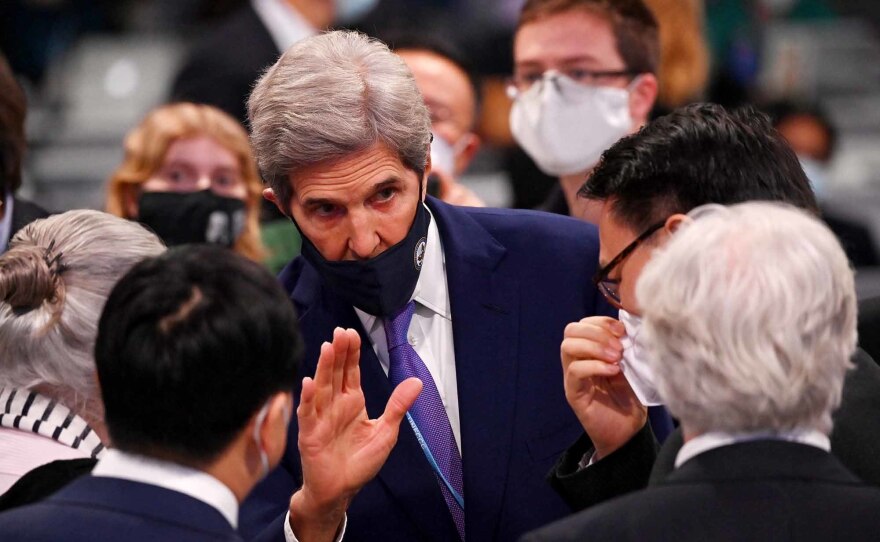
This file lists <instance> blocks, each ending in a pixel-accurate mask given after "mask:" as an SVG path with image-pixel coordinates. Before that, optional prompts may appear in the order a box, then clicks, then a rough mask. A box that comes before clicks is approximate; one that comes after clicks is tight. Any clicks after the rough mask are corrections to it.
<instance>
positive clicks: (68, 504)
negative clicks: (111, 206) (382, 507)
mask: <svg viewBox="0 0 880 542" xmlns="http://www.w3.org/2000/svg"><path fill="white" fill-rule="evenodd" d="M348 333H349V332H346V331H344V330H336V332H335V334H334V338H333V342H332V343H327V344H325V345H324V346H323V347H322V357H321V360H320V361H319V369H318V373H317V374H316V376H315V379H314V380H310V381H309V382H307V383H304V384H303V386H304V388H308V390H305V391H304V392H303V399H302V403H303V404H304V405H305V406H304V407H302V408H300V409H299V410H298V411H297V416H298V417H299V423H300V427H301V428H303V430H302V431H301V436H302V437H303V438H305V439H308V438H309V437H310V435H313V434H314V432H313V431H311V430H312V429H315V428H317V429H316V430H317V432H318V433H320V432H321V424H320V422H321V420H322V418H321V415H330V416H339V415H340V414H339V413H340V410H338V408H337V407H339V406H340V405H341V404H343V403H345V402H346V400H347V399H352V398H353V399H354V401H355V402H357V399H358V392H359V386H355V385H352V384H354V383H355V382H354V381H353V380H352V378H353V376H354V375H352V373H351V372H350V371H347V369H349V368H351V367H356V366H357V359H358V356H357V352H358V349H359V342H356V341H355V342H351V341H349V335H348ZM351 333H352V334H353V332H351ZM355 339H356V336H355ZM301 346H302V343H301V338H300V335H299V331H298V324H297V319H296V316H295V313H294V309H293V307H292V305H291V304H290V302H289V301H288V300H287V298H286V296H285V295H284V292H283V290H282V289H281V287H280V285H279V284H278V283H277V281H276V280H275V278H274V277H272V275H270V274H269V273H268V272H267V271H265V270H264V269H263V268H261V267H260V266H259V265H258V264H256V263H254V262H251V261H248V260H246V259H245V258H243V257H242V256H239V255H237V254H235V253H233V252H231V251H228V250H224V249H222V248H219V247H214V246H207V245H206V246H186V247H185V248H175V249H172V250H170V251H168V252H167V253H165V254H164V255H161V256H158V257H155V258H150V259H147V260H145V261H143V262H141V263H139V264H137V265H136V266H135V267H134V268H132V270H131V271H130V272H129V273H128V274H126V275H125V276H124V277H123V278H122V279H121V281H120V282H119V283H118V284H117V285H116V287H115V288H114V289H113V292H112V293H111V294H110V297H109V298H108V300H107V303H106V305H105V308H104V312H103V314H102V315H101V320H100V323H99V327H98V336H97V339H96V342H95V360H96V365H97V372H98V379H99V382H100V387H101V393H102V396H103V400H104V408H105V416H106V423H107V428H108V431H109V433H110V438H111V441H112V448H111V449H110V450H108V451H107V452H106V454H105V455H104V457H102V458H101V460H100V461H99V462H98V464H97V465H96V466H95V468H94V470H93V471H92V474H91V475H89V476H84V477H82V478H80V479H78V480H76V481H74V482H73V483H71V484H70V485H68V486H67V487H65V488H63V489H62V490H60V491H59V492H58V493H56V494H54V495H53V496H51V497H49V498H48V499H47V500H45V501H42V502H40V503H37V504H34V505H30V506H25V507H21V508H18V509H15V510H12V511H10V512H7V513H5V514H2V515H0V533H3V534H2V538H3V539H4V540H32V541H42V540H59V539H64V540H71V541H78V540H129V541H138V540H176V541H185V540H240V537H239V535H238V534H237V532H236V528H237V523H238V509H239V504H240V503H241V502H242V501H243V500H244V498H245V497H246V496H247V494H248V493H249V492H250V490H251V489H252V488H253V487H254V485H256V484H257V482H259V481H260V480H261V479H262V478H263V477H265V476H266V474H268V472H269V471H270V470H271V469H272V468H274V467H275V466H276V465H277V464H278V462H279V461H280V459H281V457H282V455H283V453H284V450H285V447H286V444H287V426H288V423H289V421H290V417H291V415H292V409H293V398H292V396H291V391H290V390H291V389H293V388H294V384H295V383H296V379H297V364H298V362H299V359H300V352H301ZM349 347H351V348H349ZM325 369H329V370H325ZM336 384H338V386H336V387H334V385H336ZM342 385H348V387H349V390H348V391H344V390H342V389H341V386H342ZM316 389H317V390H318V391H317V392H315V390H316ZM411 389H412V391H413V392H414V393H415V394H417V393H418V390H419V389H420V387H419V386H414V388H411ZM316 396H317V397H316ZM325 396H326V397H325ZM360 397H361V399H360V401H361V403H362V401H363V399H362V395H361V396H360ZM331 399H332V401H333V404H332V405H331V404H329V402H328V401H330V400H331ZM395 400H397V398H395ZM413 400H415V397H414V396H412V397H411V398H410V399H406V398H404V399H403V400H402V401H401V402H400V407H401V409H402V410H401V411H400V412H397V414H396V417H395V416H391V417H390V419H391V422H390V423H389V425H388V426H387V427H384V426H383V427H382V428H381V429H382V432H383V433H384V434H390V436H391V438H392V443H391V444H390V445H389V444H388V443H387V441H382V442H381V448H383V449H384V448H389V449H390V447H391V446H393V440H394V439H396V426H397V424H399V421H400V419H402V417H403V413H404V412H405V411H406V409H407V408H409V406H410V404H411V403H412V401H413ZM309 405H311V406H309ZM316 405H317V407H316ZM304 409H305V411H304ZM334 409H335V410H334ZM386 419H388V418H386ZM382 422H383V420H381V419H380V420H377V421H376V423H378V424H379V425H381V424H382ZM356 425H359V426H360V428H361V430H362V431H363V429H364V428H367V429H369V428H370V427H371V426H372V422H371V421H369V420H359V423H358V424H356ZM389 430H390V431H389ZM303 431H304V433H303ZM362 435H363V436H365V437H369V436H370V433H369V431H367V432H366V433H362ZM334 436H335V438H338V439H340V440H344V439H345V437H346V435H345V434H339V433H338V434H336V435H334ZM361 440H365V441H369V440H370V439H369V438H362V439H361ZM366 452H367V453H369V455H370V456H371V457H375V458H377V459H376V460H377V461H379V462H381V461H384V457H385V455H387V451H385V455H383V454H382V453H379V452H376V451H372V450H366ZM306 457H308V456H306ZM331 459H333V458H331ZM346 459H347V458H346ZM363 463H364V462H363V461H361V462H360V463H359V464H360V465H362V464H363ZM336 464H337V465H339V468H342V469H345V468H347V467H346V465H345V460H337V461H336ZM311 467H312V466H311V465H310V464H308V463H304V465H303V471H304V474H305V479H304V485H303V488H301V489H300V490H299V491H298V492H297V495H295V496H294V497H293V498H292V499H291V501H292V502H299V501H302V500H303V499H304V498H306V499H308V498H315V496H316V495H319V496H323V495H326V494H328V487H327V485H326V484H325V485H321V484H317V485H316V484H311V483H310V480H311V478H310V476H309V475H310V473H311V472H314V470H315V469H314V468H311ZM376 469H378V467H377V468H376ZM372 474H375V472H373V473H372ZM366 476H368V477H371V475H370V474H369V473H368V474H367V475H366ZM310 485H311V487H308V486H310ZM345 489H349V488H345ZM352 490H353V491H356V490H357V487H355V488H353V489H352ZM329 491H334V488H329ZM309 492H310V493H309ZM304 494H307V495H306V496H305V497H303V495H304ZM334 495H335V494H334ZM292 506H293V505H292ZM341 513H344V510H343V511H342V512H341ZM296 519H297V522H296V523H297V525H298V528H299V530H298V531H297V532H296V533H295V534H294V532H293V530H291V529H285V537H286V538H287V539H288V540H297V537H299V539H300V540H303V542H306V541H309V542H311V541H313V540H332V539H333V537H334V536H335V535H336V534H339V535H340V536H341V533H342V532H344V524H343V525H342V526H341V527H340V526H339V522H338V521H336V520H334V521H333V522H332V524H329V525H323V524H319V522H320V519H321V518H312V517H298V518H296ZM280 529H281V527H280V526H279V534H280ZM287 531H290V532H289V533H288V532H287ZM338 531H339V533H337V532H338Z"/></svg>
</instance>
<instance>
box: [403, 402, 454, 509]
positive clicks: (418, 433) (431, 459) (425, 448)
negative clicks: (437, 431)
mask: <svg viewBox="0 0 880 542" xmlns="http://www.w3.org/2000/svg"><path fill="white" fill-rule="evenodd" d="M406 419H407V420H409V424H410V425H411V426H412V428H413V431H414V432H415V434H416V440H418V441H419V445H420V446H421V447H422V451H423V452H425V457H427V458H428V462H429V463H430V464H431V468H433V469H434V472H436V473H437V476H439V477H440V479H441V480H442V481H443V484H445V485H446V489H448V490H449V493H451V494H452V497H453V498H454V499H455V502H457V503H458V506H460V507H461V509H462V510H464V498H463V497H462V496H461V495H460V494H459V493H458V491H456V490H455V488H454V487H452V484H450V483H449V480H447V479H446V476H445V475H444V474H443V471H441V470H440V466H439V465H438V464H437V461H436V460H435V459H434V454H432V453H431V449H430V448H428V443H427V442H425V437H423V436H422V432H421V431H419V428H418V427H417V426H416V422H415V420H413V419H412V416H410V415H409V412H407V413H406Z"/></svg>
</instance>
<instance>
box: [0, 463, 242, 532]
mask: <svg viewBox="0 0 880 542" xmlns="http://www.w3.org/2000/svg"><path fill="white" fill-rule="evenodd" d="M0 539H2V540H27V541H29V542H55V541H57V540H65V541H67V542H80V541H82V542H92V541H96V540H97V541H100V540H125V542H140V541H144V542H148V541H149V542H152V541H155V540H174V541H178V542H189V541H192V542H195V541H205V540H225V541H230V542H232V541H241V537H239V535H238V534H237V533H236V532H235V530H234V529H233V528H232V526H231V525H230V524H229V522H227V521H226V518H224V517H223V515H222V514H221V513H220V512H219V511H217V510H216V509H215V508H213V507H212V506H210V505H208V504H205V503H203V502H202V501H199V500H196V499H193V498H192V497H189V496H187V495H184V494H183V493H178V492H176V491H171V490H168V489H164V488H161V487H156V486H152V485H148V484H142V483H139V482H131V481H129V480H121V479H118V478H106V477H98V476H84V477H82V478H80V479H78V480H76V481H74V482H72V483H71V484H70V485H68V486H66V487H65V488H63V489H62V490H60V491H59V492H58V493H55V494H54V495H52V496H51V497H49V498H48V499H46V500H43V501H40V502H39V503H36V504H32V505H29V506H23V507H21V508H16V509H14V510H10V511H9V512H5V513H3V514H0Z"/></svg>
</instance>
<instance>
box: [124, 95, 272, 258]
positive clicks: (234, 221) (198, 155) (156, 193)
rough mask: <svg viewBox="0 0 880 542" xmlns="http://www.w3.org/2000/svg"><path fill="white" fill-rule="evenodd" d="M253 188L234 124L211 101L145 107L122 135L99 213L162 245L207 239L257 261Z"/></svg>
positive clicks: (257, 187) (257, 188) (254, 177)
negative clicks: (134, 224) (137, 226)
mask: <svg viewBox="0 0 880 542" xmlns="http://www.w3.org/2000/svg"><path fill="white" fill-rule="evenodd" d="M261 190H262V185H261V182H260V178H259V175H258V173H257V168H256V165H255V163H254V159H253V156H252V155H251V151H250V146H249V145H248V139H247V133H246V132H245V131H244V129H243V128H242V127H241V125H239V124H238V122H236V121H235V119H233V118H232V117H230V116H229V115H227V114H226V113H223V112H222V111H220V110H219V109H216V108H214V107H211V106H207V105H200V104H192V103H178V104H171V105H166V106H162V107H159V108H157V109H155V110H153V111H152V112H150V113H149V114H148V115H147V116H146V118H144V120H143V121H141V123H140V124H139V125H138V126H137V127H136V128H135V129H134V130H132V131H131V132H130V133H129V134H128V136H127V137H126V139H125V158H124V160H123V162H122V164H121V165H120V166H119V168H117V170H116V171H115V172H114V173H113V175H112V177H111V178H110V184H109V187H108V194H107V211H108V212H110V213H112V214H115V215H117V216H121V217H124V218H129V219H132V220H137V221H139V222H141V223H143V224H144V225H146V226H148V227H149V228H151V229H152V230H153V231H154V232H156V234H157V235H158V236H159V237H161V238H162V240H163V241H164V242H165V243H166V244H167V245H169V246H172V245H179V244H184V243H214V244H220V245H224V246H227V247H231V248H233V249H234V250H235V251H237V252H239V253H240V254H242V255H244V256H246V257H248V258H250V259H252V260H257V261H261V260H263V258H264V257H265V250H264V248H263V245H262V243H261V241H260V230H259V210H260V207H259V204H260V199H261Z"/></svg>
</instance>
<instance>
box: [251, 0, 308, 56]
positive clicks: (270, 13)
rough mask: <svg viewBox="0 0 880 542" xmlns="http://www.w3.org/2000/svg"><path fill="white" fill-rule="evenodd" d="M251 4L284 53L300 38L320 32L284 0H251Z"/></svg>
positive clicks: (276, 44)
mask: <svg viewBox="0 0 880 542" xmlns="http://www.w3.org/2000/svg"><path fill="white" fill-rule="evenodd" d="M251 6H252V7H253V8H254V11H255V12H256V13H257V16H258V17H259V18H260V20H261V21H263V24H264V25H266V30H268V31H269V35H270V36H272V41H274V42H275V46H276V47H278V50H279V51H280V52H282V53H283V52H284V51H286V50H287V49H289V48H290V46H291V45H293V44H294V43H296V42H298V41H299V40H301V39H303V38H307V37H309V36H312V35H314V34H317V33H318V29H316V28H314V27H312V25H310V24H309V22H308V21H306V20H305V18H304V17H303V16H302V14H300V12H298V11H297V10H296V9H295V8H294V7H293V6H292V5H290V4H289V3H288V2H285V1H284V0H251Z"/></svg>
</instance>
